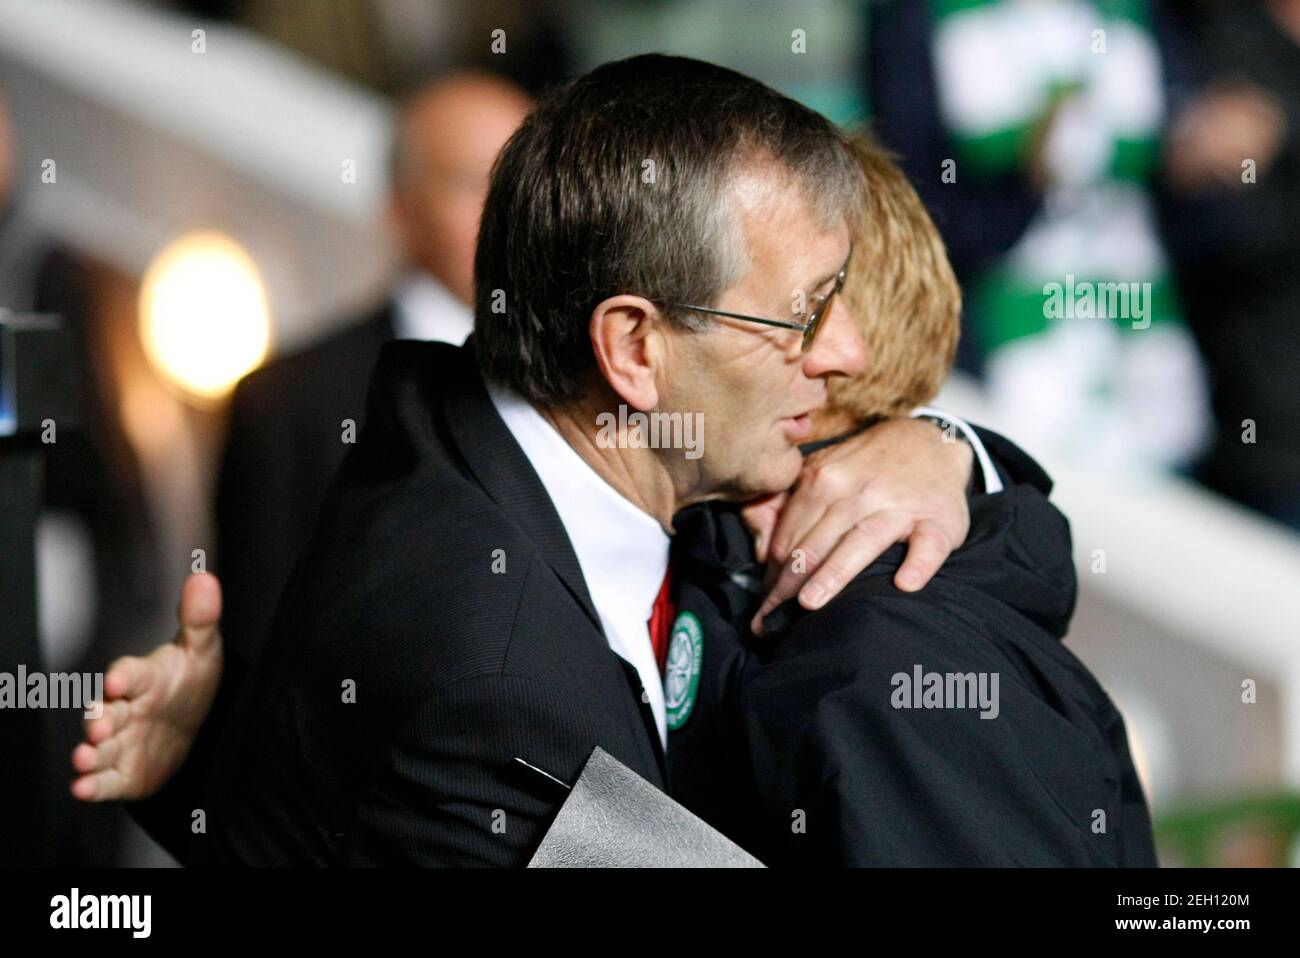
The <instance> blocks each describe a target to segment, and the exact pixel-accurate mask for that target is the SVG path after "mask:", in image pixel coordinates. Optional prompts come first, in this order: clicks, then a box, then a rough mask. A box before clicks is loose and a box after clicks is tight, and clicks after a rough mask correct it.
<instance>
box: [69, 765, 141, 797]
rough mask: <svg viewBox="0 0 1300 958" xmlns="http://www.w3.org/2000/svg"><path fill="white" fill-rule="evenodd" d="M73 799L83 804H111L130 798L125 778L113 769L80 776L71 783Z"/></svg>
mask: <svg viewBox="0 0 1300 958" xmlns="http://www.w3.org/2000/svg"><path fill="white" fill-rule="evenodd" d="M72 794H73V797H75V798H78V799H80V800H81V801H83V802H111V801H114V800H116V799H120V798H132V797H133V796H132V795H128V794H127V781H126V777H125V776H124V775H123V774H122V773H121V772H119V771H118V770H117V769H115V768H107V769H104V771H102V772H93V773H91V774H89V775H82V776H81V777H80V778H77V779H75V780H74V781H73V783H72Z"/></svg>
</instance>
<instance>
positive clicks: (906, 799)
mask: <svg viewBox="0 0 1300 958" xmlns="http://www.w3.org/2000/svg"><path fill="white" fill-rule="evenodd" d="M999 625H1000V624H999V623H994V624H992V625H991V626H990V627H998V626H999ZM982 627H983V626H982V625H981V624H980V623H979V622H977V621H975V620H974V619H970V620H968V619H967V618H966V616H964V615H961V614H958V613H949V612H945V611H944V610H942V609H939V608H936V605H935V603H933V602H927V601H925V600H923V599H920V598H919V597H898V598H894V597H889V596H884V595H882V596H878V597H877V598H876V600H875V601H873V602H871V603H870V604H869V605H868V606H867V607H866V611H864V607H863V605H862V604H857V605H856V606H854V607H853V608H852V609H851V610H850V612H849V615H847V616H844V615H836V614H835V613H834V606H833V605H832V606H828V607H827V609H826V610H824V611H823V612H822V613H821V615H820V616H810V617H808V618H806V619H804V620H802V623H801V625H800V626H797V627H796V630H795V632H794V633H792V635H791V639H792V640H794V641H796V642H798V641H800V638H799V631H800V630H809V629H815V630H816V634H815V635H813V634H811V633H806V634H805V636H804V638H805V639H806V640H808V641H811V642H820V643H824V644H825V645H826V646H827V649H826V651H825V652H824V653H821V654H818V653H816V652H809V653H807V654H803V655H799V656H797V657H792V658H790V659H789V660H788V661H778V662H776V663H775V664H774V665H773V666H772V667H770V668H767V669H765V670H762V674H761V678H759V679H753V678H751V680H750V681H749V682H748V685H747V688H746V693H745V700H744V702H743V704H742V710H743V712H744V714H746V715H747V716H749V717H750V718H749V720H748V721H749V724H750V729H749V732H750V734H749V745H750V751H751V755H752V758H753V761H754V763H755V768H756V771H757V778H758V780H759V781H762V782H765V783H771V784H772V787H773V788H775V789H779V790H780V792H779V793H778V794H775V795H773V794H769V796H768V799H767V803H768V809H769V815H770V816H771V817H772V819H773V821H771V822H770V831H769V834H772V835H777V836H780V837H779V838H778V839H777V840H776V842H777V846H776V848H775V849H774V851H773V853H772V854H771V858H772V861H771V862H770V863H777V862H781V863H794V864H812V865H819V866H824V865H851V866H956V867H961V866H990V865H993V866H1016V865H1024V866H1087V865H1094V866H1104V865H1117V864H1119V863H1120V855H1119V852H1118V838H1117V836H1116V829H1117V826H1118V824H1119V822H1120V821H1121V819H1122V818H1123V816H1124V797H1123V796H1122V795H1121V792H1120V788H1119V783H1118V781H1117V775H1116V774H1115V769H1114V762H1113V757H1112V756H1110V754H1109V753H1108V752H1107V751H1106V749H1105V743H1104V742H1103V741H1102V740H1100V738H1099V737H1098V736H1097V735H1096V734H1095V733H1093V732H1090V731H1089V728H1088V725H1087V722H1086V721H1085V722H1078V721H1076V719H1077V716H1072V715H1071V709H1072V706H1071V705H1070V704H1069V703H1063V702H1059V701H1056V702H1054V701H1052V699H1051V698H1049V697H1046V696H1044V695H1043V694H1042V693H1041V691H1040V690H1038V689H1036V688H1035V685H1034V682H1033V679H1032V677H1030V676H1029V675H1027V674H1026V673H1024V672H1023V671H1022V670H1021V669H1020V668H1017V667H1016V666H1015V665H1014V664H1012V663H1011V662H1010V661H1009V660H1007V659H1005V658H1003V657H1001V656H999V655H997V654H995V653H991V652H989V651H988V648H987V644H986V643H983V642H980V641H979V640H978V639H977V638H976V637H974V636H972V634H971V632H972V630H977V629H979V628H982ZM850 628H852V629H858V630H862V634H865V635H870V636H872V637H873V640H872V641H871V642H870V643H863V644H862V645H861V646H859V654H858V655H857V657H856V658H855V659H854V660H853V661H852V662H849V663H846V662H844V661H843V660H842V659H837V658H836V657H837V656H842V655H843V652H842V651H840V652H837V651H835V649H834V646H835V644H836V643H835V642H834V636H835V635H836V634H837V632H838V631H839V630H846V629H850ZM1044 641H1045V642H1046V641H1048V640H1044ZM806 644H807V643H805V645H806ZM828 663H834V664H833V665H830V664H828ZM918 664H920V665H921V666H922V667H923V671H926V672H940V673H943V672H960V673H966V672H976V673H981V672H982V673H986V674H992V673H996V674H997V675H998V694H997V698H996V700H997V703H998V709H997V715H996V717H995V718H988V719H985V718H981V717H980V715H981V710H980V709H979V708H966V709H951V708H949V709H902V708H896V707H895V704H894V695H895V692H896V689H897V688H898V685H896V683H895V681H894V676H895V675H897V674H905V675H907V676H909V677H911V676H912V674H913V669H914V666H916V665H918ZM832 668H834V669H835V670H837V672H838V673H839V674H840V675H841V676H842V680H840V681H837V682H836V683H835V686H834V687H833V688H832V689H831V690H830V691H828V692H826V694H822V695H820V697H819V698H818V699H817V700H816V705H815V706H814V707H813V708H812V709H811V710H807V709H806V708H805V709H804V711H803V712H802V713H801V712H796V711H793V710H792V709H790V708H783V707H782V706H781V705H780V702H781V701H783V700H785V701H790V702H799V701H800V700H801V699H802V700H804V701H805V702H806V700H807V691H806V690H807V689H808V688H810V687H818V688H819V690H820V686H819V684H818V683H820V682H821V681H823V679H824V677H825V676H826V675H829V674H833V673H832V672H831V671H830V670H831V669H832ZM1097 810H1100V811H1102V812H1103V813H1105V815H1106V816H1107V820H1108V821H1107V825H1108V827H1107V830H1106V831H1105V832H1103V833H1094V832H1093V827H1094V821H1096V820H1097V819H1096V812H1097ZM800 816H802V819H803V822H804V824H803V831H800V830H799V829H798V827H796V826H797V824H798V822H799V820H800Z"/></svg>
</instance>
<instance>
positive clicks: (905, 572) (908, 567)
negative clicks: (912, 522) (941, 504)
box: [894, 519, 954, 592]
mask: <svg viewBox="0 0 1300 958" xmlns="http://www.w3.org/2000/svg"><path fill="white" fill-rule="evenodd" d="M953 548H954V545H953V543H952V541H951V540H950V539H949V538H948V536H947V535H946V534H945V533H944V531H943V530H942V529H941V528H940V527H939V526H938V525H937V524H936V523H934V522H931V521H929V520H927V519H923V520H921V521H920V522H918V523H917V524H916V526H915V527H914V528H913V530H912V534H911V535H910V536H909V537H908V539H907V558H906V559H904V560H903V564H902V565H901V566H900V567H899V569H898V573H897V574H896V575H895V576H894V585H896V586H898V588H900V589H902V590H903V591H904V592H916V591H918V590H920V589H922V588H924V587H925V585H926V583H928V582H929V581H930V580H931V579H932V578H934V574H935V573H936V572H938V571H939V569H940V567H941V566H942V565H943V564H944V563H945V562H947V561H948V556H950V555H951V554H952V550H953Z"/></svg>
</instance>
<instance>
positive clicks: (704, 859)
mask: <svg viewBox="0 0 1300 958" xmlns="http://www.w3.org/2000/svg"><path fill="white" fill-rule="evenodd" d="M528 867H529V868H762V867H763V863H762V862H760V861H759V860H758V859H757V858H755V857H754V856H753V855H751V854H749V853H748V852H747V851H745V850H744V849H743V848H741V847H740V846H739V845H737V844H735V843H734V842H732V841H731V840H730V839H728V838H727V837H726V836H724V835H723V834H722V833H721V832H719V831H717V830H716V829H714V828H712V827H711V826H709V825H707V824H706V823H705V822H704V821H703V820H702V819H700V818H698V817H697V816H695V815H693V814H691V813H690V812H689V811H687V810H686V809H685V808H684V807H683V806H682V805H680V804H679V803H677V802H675V801H673V800H672V799H671V798H669V797H668V796H667V795H665V794H664V793H663V792H661V791H660V790H659V789H657V788H655V787H654V786H653V785H651V784H650V783H649V782H647V781H646V780H645V779H644V778H642V777H641V776H640V775H638V774H637V773H636V772H634V771H632V770H631V769H630V768H628V767H627V766H626V765H624V764H623V763H622V762H620V761H619V760H618V759H616V758H614V757H613V756H612V755H610V754H609V753H608V752H606V751H605V750H604V749H602V748H599V747H597V748H596V749H595V750H594V751H593V752H592V753H591V757H590V758H589V759H587V764H586V765H585V766H583V769H582V774H581V775H580V776H579V777H578V781H577V783H576V784H575V785H574V786H573V789H572V791H570V793H569V797H568V798H567V799H566V800H565V802H564V805H563V807H561V808H560V814H559V815H558V816H556V819H555V821H554V822H553V823H552V824H551V827H550V829H548V830H547V832H546V837H545V838H543V839H542V844H541V846H540V847H539V848H538V849H537V853H536V854H535V855H533V859H532V861H530V862H529V863H528Z"/></svg>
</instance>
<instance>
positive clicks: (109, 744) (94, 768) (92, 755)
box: [72, 735, 122, 773]
mask: <svg viewBox="0 0 1300 958" xmlns="http://www.w3.org/2000/svg"><path fill="white" fill-rule="evenodd" d="M121 754H122V739H121V737H120V736H116V735H115V736H113V737H112V738H109V739H106V740H105V741H103V742H101V743H100V744H99V745H91V744H90V743H89V742H82V743H81V744H80V745H78V746H77V747H76V748H75V749H74V750H73V752H72V767H73V768H74V769H76V770H77V771H78V772H82V773H88V772H102V771H103V770H104V769H106V768H111V767H112V766H114V765H116V764H117V759H118V756H120V755H121Z"/></svg>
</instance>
